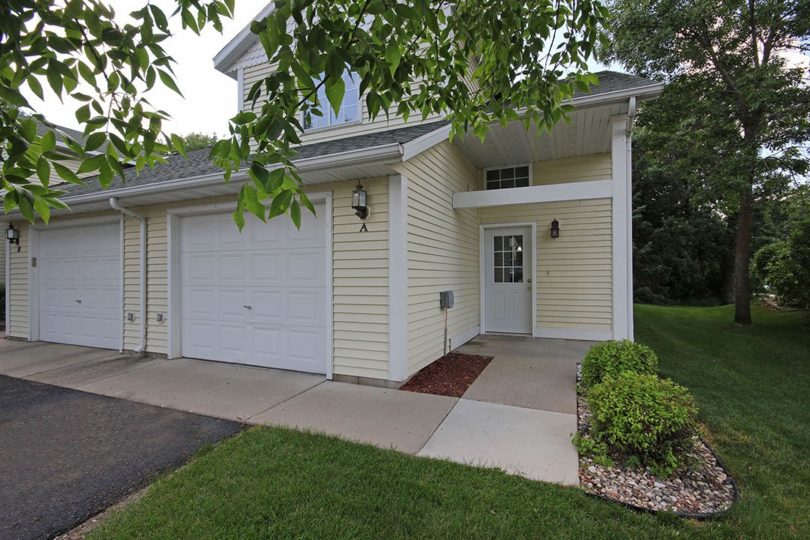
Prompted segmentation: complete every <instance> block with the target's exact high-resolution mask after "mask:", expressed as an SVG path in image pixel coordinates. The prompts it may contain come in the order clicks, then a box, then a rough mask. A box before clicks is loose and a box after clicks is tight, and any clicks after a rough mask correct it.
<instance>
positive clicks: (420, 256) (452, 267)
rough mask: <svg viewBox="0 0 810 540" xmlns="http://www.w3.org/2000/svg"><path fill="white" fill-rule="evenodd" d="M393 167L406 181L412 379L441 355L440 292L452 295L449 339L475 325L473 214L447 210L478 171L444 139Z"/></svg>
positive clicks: (477, 305) (476, 246)
mask: <svg viewBox="0 0 810 540" xmlns="http://www.w3.org/2000/svg"><path fill="white" fill-rule="evenodd" d="M398 169H399V172H400V173H401V174H402V175H403V176H405V177H406V178H407V179H408V208H407V212H408V231H407V249H408V300H407V304H408V334H407V336H408V366H407V372H408V375H412V374H413V373H415V372H417V371H418V370H420V369H421V368H422V367H424V366H426V365H427V364H429V363H430V362H432V361H434V360H436V359H437V358H439V357H440V356H441V355H442V352H443V340H444V315H445V314H444V312H443V311H442V310H441V309H439V292H440V291H443V290H447V289H449V290H453V292H454V295H455V307H454V308H453V309H451V310H450V311H449V313H448V315H449V323H448V336H449V337H450V338H451V339H453V338H456V340H458V338H460V337H462V336H465V335H469V334H470V333H471V332H473V333H474V332H475V331H476V329H477V328H478V327H479V326H480V322H479V317H480V303H479V280H478V268H479V265H478V254H479V227H478V210H475V209H468V210H454V209H453V193H454V192H456V191H466V190H467V189H469V186H470V185H475V182H476V179H477V178H478V177H479V175H480V171H479V170H478V169H476V168H475V167H474V166H473V165H472V164H471V163H470V162H469V161H467V159H466V158H464V156H463V155H462V154H461V152H460V151H459V150H458V149H457V148H456V147H455V146H453V145H452V144H450V143H449V142H446V141H445V142H443V143H441V144H439V145H437V146H435V147H433V148H431V149H429V150H427V151H425V152H423V153H422V154H420V155H418V156H416V157H415V158H413V159H411V160H409V161H407V162H405V163H403V164H402V165H400V166H399V167H398ZM452 345H453V346H454V347H455V346H457V345H460V343H453V344H452Z"/></svg>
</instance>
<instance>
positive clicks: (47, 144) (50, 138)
mask: <svg viewBox="0 0 810 540" xmlns="http://www.w3.org/2000/svg"><path fill="white" fill-rule="evenodd" d="M41 144H42V153H43V154H45V153H47V152H51V151H53V149H54V148H56V135H55V134H54V132H53V131H51V130H48V132H47V133H45V135H43V136H42V143H41Z"/></svg>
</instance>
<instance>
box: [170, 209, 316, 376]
mask: <svg viewBox="0 0 810 540" xmlns="http://www.w3.org/2000/svg"><path fill="white" fill-rule="evenodd" d="M180 228H181V232H180V238H181V242H183V245H181V247H180V254H181V255H180V267H181V309H180V311H181V318H182V319H183V322H182V323H181V324H182V328H183V331H182V336H181V348H182V353H183V355H185V356H191V357H197V358H205V359H210V360H220V361H225V362H238V363H245V364H252V365H262V366H268V367H276V368H282V369H291V370H297V371H310V372H316V373H323V372H324V371H325V369H326V353H327V342H326V321H327V309H328V308H327V306H328V302H327V299H326V291H327V288H326V260H325V259H326V254H325V248H324V246H325V244H326V241H325V240H324V236H325V233H326V224H325V221H324V220H323V217H322V216H321V217H320V218H319V219H318V220H315V219H314V218H312V219H308V220H305V222H304V224H303V225H302V229H304V228H306V229H308V230H306V231H297V230H295V228H294V227H293V226H292V224H291V223H290V221H289V220H288V219H282V218H280V219H277V220H272V221H270V222H269V223H266V224H265V223H261V222H259V221H258V220H253V219H249V220H248V222H247V224H246V226H245V228H244V229H243V232H242V233H241V234H239V232H238V230H237V229H236V227H235V226H234V224H233V221H232V219H231V216H230V215H229V214H221V215H204V216H190V217H184V218H181V220H180ZM201 235H207V237H208V238H207V239H205V240H199V241H198V239H197V237H198V236H201ZM192 265H193V266H195V268H193V269H192V268H188V267H189V266H192ZM196 267H199V268H196ZM203 294H204V295H205V296H206V298H205V300H201V299H200V298H199V296H200V295H203ZM245 306H249V307H245ZM189 320H191V321H193V323H192V322H189ZM206 323H207V324H206ZM202 333H208V334H209V335H208V336H203V335H201V334H202ZM211 333H215V334H216V336H217V337H216V338H215V339H212V338H211V337H210V334H211ZM293 345H295V347H293Z"/></svg>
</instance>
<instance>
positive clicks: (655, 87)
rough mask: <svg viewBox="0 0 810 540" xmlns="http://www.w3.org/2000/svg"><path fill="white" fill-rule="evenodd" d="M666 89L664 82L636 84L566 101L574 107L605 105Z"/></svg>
mask: <svg viewBox="0 0 810 540" xmlns="http://www.w3.org/2000/svg"><path fill="white" fill-rule="evenodd" d="M663 91H664V85H663V83H653V84H648V85H645V86H636V87H633V88H627V89H625V90H616V91H614V92H605V93H603V94H595V95H584V96H580V97H576V98H573V99H571V100H569V101H567V102H566V104H567V105H573V106H574V107H587V106H590V105H604V104H607V103H612V102H617V103H619V102H621V103H623V102H626V101H627V100H628V99H630V98H631V97H635V98H636V99H638V100H643V99H651V98H654V97H657V96H660V95H661V92H663Z"/></svg>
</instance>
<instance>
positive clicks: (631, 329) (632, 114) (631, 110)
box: [626, 96, 637, 341]
mask: <svg viewBox="0 0 810 540" xmlns="http://www.w3.org/2000/svg"><path fill="white" fill-rule="evenodd" d="M636 109H637V103H636V96H631V97H630V101H629V103H628V104H627V159H626V163H627V184H628V185H627V213H628V217H627V220H628V224H627V246H628V247H629V249H628V255H627V258H628V261H627V281H628V284H627V295H628V296H629V298H628V299H627V305H628V306H630V313H629V315H628V317H627V318H628V321H627V331H628V336H627V337H628V338H629V339H630V340H631V341H634V340H635V333H636V332H635V324H634V322H635V321H634V319H633V281H634V280H633V121H634V120H635V118H636Z"/></svg>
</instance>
